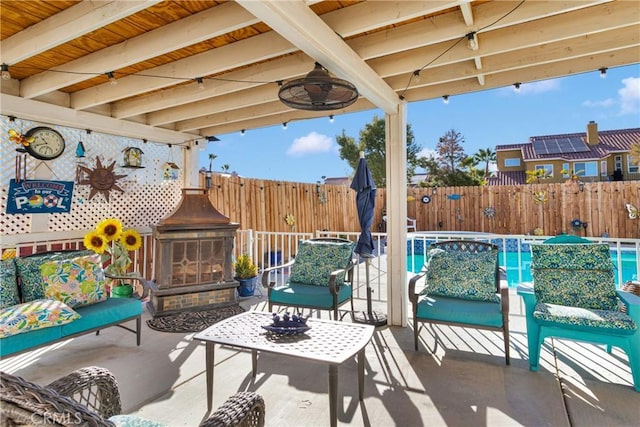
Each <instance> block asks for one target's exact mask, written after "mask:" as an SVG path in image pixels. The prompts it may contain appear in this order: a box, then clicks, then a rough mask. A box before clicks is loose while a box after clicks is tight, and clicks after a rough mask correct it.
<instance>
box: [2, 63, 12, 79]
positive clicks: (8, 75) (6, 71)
mask: <svg viewBox="0 0 640 427" xmlns="http://www.w3.org/2000/svg"><path fill="white" fill-rule="evenodd" d="M0 70H1V72H2V74H1V76H2V80H11V73H10V72H9V66H8V65H7V64H2V65H0Z"/></svg>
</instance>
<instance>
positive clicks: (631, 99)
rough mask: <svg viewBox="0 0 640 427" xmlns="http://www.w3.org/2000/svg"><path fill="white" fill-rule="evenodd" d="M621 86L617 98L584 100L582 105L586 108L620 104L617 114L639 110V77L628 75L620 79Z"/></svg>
mask: <svg viewBox="0 0 640 427" xmlns="http://www.w3.org/2000/svg"><path fill="white" fill-rule="evenodd" d="M622 85H623V87H622V88H620V89H618V98H617V99H614V98H606V99H602V100H596V101H592V100H586V101H584V102H583V103H582V106H583V107H588V108H601V109H605V108H613V107H616V106H618V105H619V106H620V110H619V111H618V115H620V116H624V115H627V114H637V113H638V111H639V110H640V77H628V78H626V79H623V80H622Z"/></svg>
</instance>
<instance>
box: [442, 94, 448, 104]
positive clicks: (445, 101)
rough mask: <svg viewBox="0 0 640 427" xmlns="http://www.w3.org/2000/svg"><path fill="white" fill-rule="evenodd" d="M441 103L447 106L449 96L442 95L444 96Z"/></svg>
mask: <svg viewBox="0 0 640 427" xmlns="http://www.w3.org/2000/svg"><path fill="white" fill-rule="evenodd" d="M442 102H443V103H444V104H449V95H444V96H443V97H442Z"/></svg>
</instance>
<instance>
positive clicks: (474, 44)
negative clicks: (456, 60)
mask: <svg viewBox="0 0 640 427" xmlns="http://www.w3.org/2000/svg"><path fill="white" fill-rule="evenodd" d="M467 43H468V45H469V49H471V50H478V40H476V32H475V31H472V32H470V33H468V34H467Z"/></svg>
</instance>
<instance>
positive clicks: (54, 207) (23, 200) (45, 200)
mask: <svg viewBox="0 0 640 427" xmlns="http://www.w3.org/2000/svg"><path fill="white" fill-rule="evenodd" d="M72 195H73V181H46V180H22V181H20V182H16V180H15V179H12V180H11V181H10V182H9V197H8V200H7V213H8V214H30V213H31V214H32V213H64V212H69V211H70V210H71V196H72Z"/></svg>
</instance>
